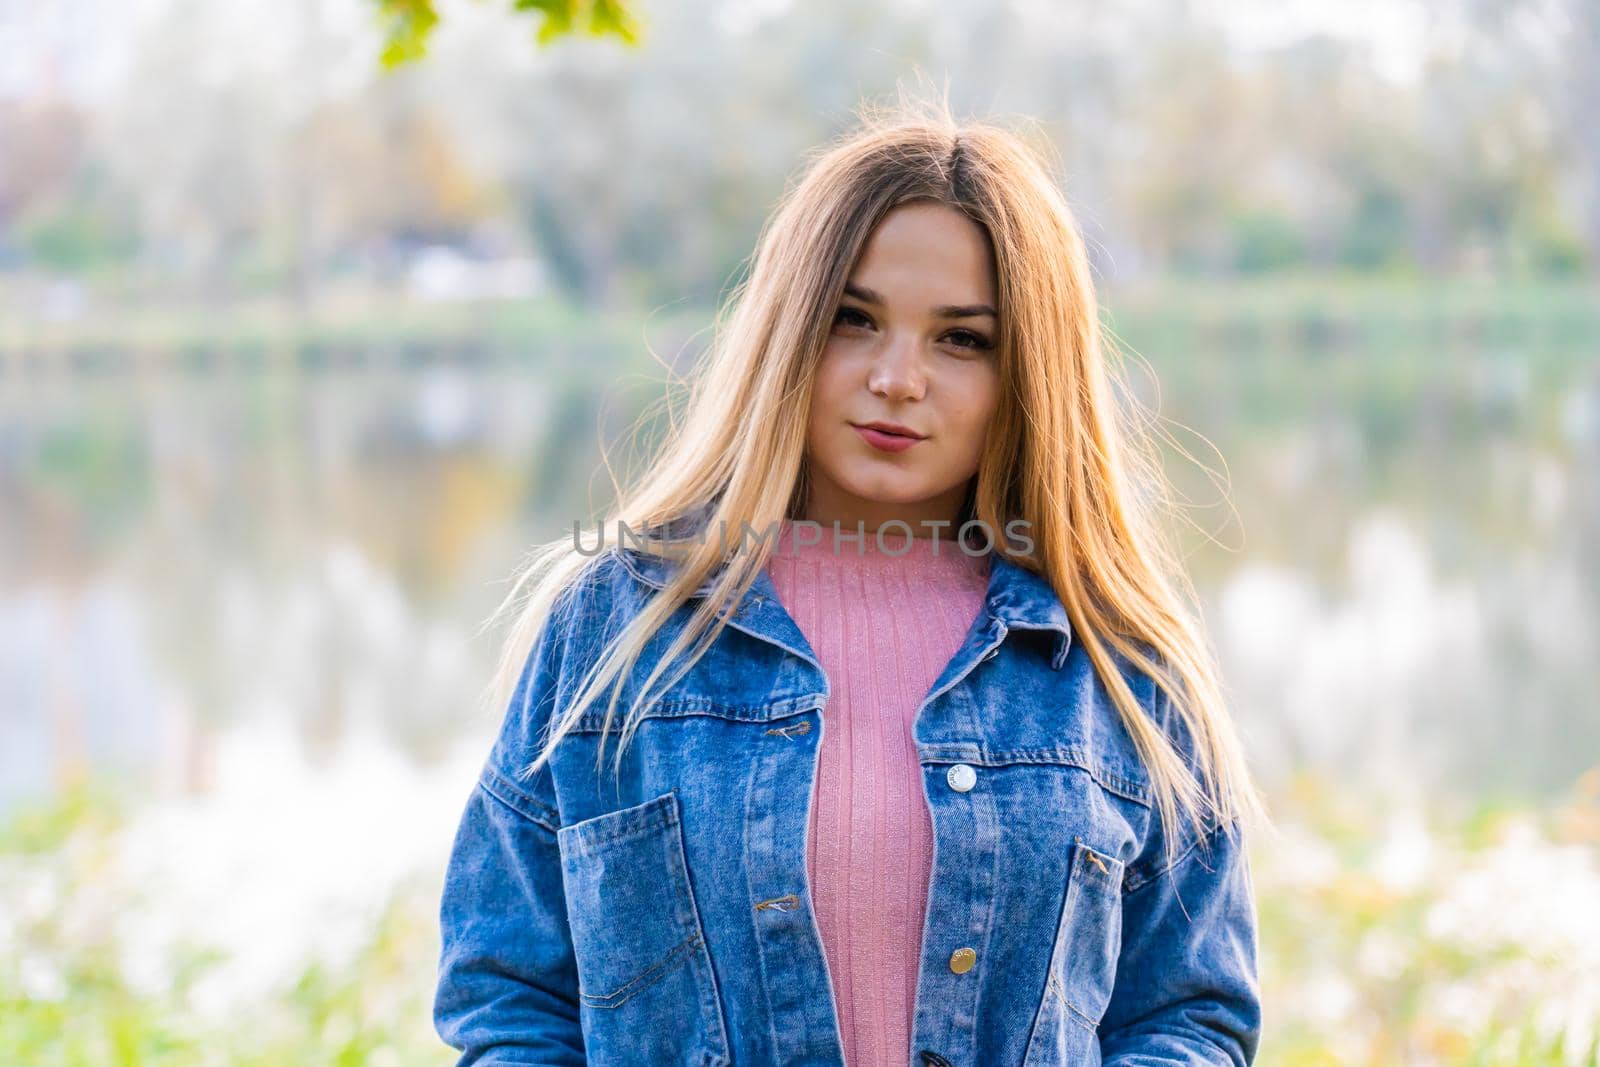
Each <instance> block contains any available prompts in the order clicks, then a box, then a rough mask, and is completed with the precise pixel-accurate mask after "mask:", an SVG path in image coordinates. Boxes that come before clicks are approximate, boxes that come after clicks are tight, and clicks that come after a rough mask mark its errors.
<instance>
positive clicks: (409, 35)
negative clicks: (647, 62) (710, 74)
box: [376, 0, 639, 69]
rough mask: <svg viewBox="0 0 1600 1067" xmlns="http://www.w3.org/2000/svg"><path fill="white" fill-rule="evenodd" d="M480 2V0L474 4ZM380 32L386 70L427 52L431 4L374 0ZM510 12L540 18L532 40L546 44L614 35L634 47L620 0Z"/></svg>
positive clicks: (548, 3) (523, 5)
mask: <svg viewBox="0 0 1600 1067" xmlns="http://www.w3.org/2000/svg"><path fill="white" fill-rule="evenodd" d="M480 2H482V0H480ZM376 3H377V5H378V12H379V19H380V22H381V24H382V26H383V29H384V46H383V52H382V54H381V56H380V58H381V59H382V62H383V65H384V67H385V68H386V69H392V68H394V67H398V66H400V65H401V64H404V63H411V62H414V61H416V60H418V59H421V58H422V57H423V56H424V55H426V54H427V50H428V38H429V36H430V35H431V34H432V33H433V30H434V27H435V26H437V25H438V23H439V13H438V10H437V5H436V3H435V0H376ZM511 6H512V8H513V9H514V10H516V11H520V12H527V13H531V14H534V15H538V16H541V17H540V20H539V30H538V33H537V34H536V37H535V39H536V41H537V42H538V43H539V44H540V45H548V44H550V43H551V42H553V41H556V40H558V39H560V38H562V37H570V36H572V35H573V34H576V33H579V32H584V33H588V34H591V35H593V36H595V37H605V36H614V37H618V38H620V39H621V40H622V41H623V42H624V43H626V44H629V45H634V46H637V45H638V44H639V24H638V20H637V19H636V18H635V16H634V14H633V12H632V10H630V5H629V4H627V3H624V2H623V0H512V5H511Z"/></svg>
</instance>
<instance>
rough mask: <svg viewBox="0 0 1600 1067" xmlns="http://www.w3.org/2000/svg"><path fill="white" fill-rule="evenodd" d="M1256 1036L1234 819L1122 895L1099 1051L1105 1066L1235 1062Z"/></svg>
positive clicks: (1251, 920) (1249, 922)
mask: <svg viewBox="0 0 1600 1067" xmlns="http://www.w3.org/2000/svg"><path fill="white" fill-rule="evenodd" d="M1260 1034H1261V1001H1260V992H1259V986H1258V982H1257V977H1256V911H1255V897H1254V893H1253V891H1252V889H1251V877H1250V858H1249V853H1248V852H1247V851H1246V849H1245V842H1244V836H1243V832H1242V830H1241V828H1240V827H1239V825H1238V824H1237V823H1234V824H1232V825H1230V826H1227V827H1218V828H1214V829H1212V830H1210V831H1209V832H1208V833H1206V834H1205V835H1204V836H1203V837H1200V838H1197V839H1196V840H1195V841H1194V843H1192V844H1190V845H1189V846H1188V848H1187V851H1185V852H1184V853H1183V854H1182V855H1181V856H1180V857H1179V858H1178V859H1177V861H1176V862H1175V863H1174V864H1173V865H1172V867H1171V868H1170V869H1169V870H1166V871H1164V872H1162V873H1160V874H1155V875H1153V876H1151V877H1149V878H1148V879H1147V880H1145V881H1142V882H1140V883H1138V884H1137V885H1134V886H1132V887H1131V888H1129V889H1128V890H1127V892H1125V893H1124V895H1123V899H1122V951H1121V953H1120V955H1119V956H1118V958H1117V977H1116V984H1115V986H1113V988H1112V993H1111V1002H1110V1004H1109V1006H1108V1007H1107V1008H1106V1013H1105V1017H1104V1019H1103V1020H1102V1021H1101V1027H1100V1054H1101V1058H1102V1062H1103V1063H1104V1064H1105V1065H1106V1067H1157V1065H1165V1064H1174V1065H1176V1064H1183V1065H1185V1067H1188V1065H1192V1064H1223V1065H1237V1067H1245V1065H1248V1064H1250V1063H1252V1062H1254V1060H1255V1055H1256V1046H1257V1045H1258V1044H1259V1041H1260Z"/></svg>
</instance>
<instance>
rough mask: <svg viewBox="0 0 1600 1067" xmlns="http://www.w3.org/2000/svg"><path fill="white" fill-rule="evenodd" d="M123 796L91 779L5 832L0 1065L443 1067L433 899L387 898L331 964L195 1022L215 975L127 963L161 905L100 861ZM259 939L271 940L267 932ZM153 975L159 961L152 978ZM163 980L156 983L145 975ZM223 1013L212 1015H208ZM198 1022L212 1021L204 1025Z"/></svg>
mask: <svg viewBox="0 0 1600 1067" xmlns="http://www.w3.org/2000/svg"><path fill="white" fill-rule="evenodd" d="M136 803H137V802H136V801H135V800H134V798H133V794H132V791H131V790H129V789H125V788H117V787H108V786H107V785H106V784H105V783H96V782H94V781H93V780H85V781H81V782H79V783H78V784H76V785H74V786H72V787H70V788H67V789H65V790H63V791H62V792H61V793H60V794H59V795H58V796H57V798H56V799H54V800H52V801H49V802H35V803H32V804H29V805H27V806H26V807H24V808H23V809H22V810H21V811H19V812H18V813H16V814H15V815H13V817H12V818H11V819H10V820H9V821H8V823H7V824H6V825H5V826H4V827H0V899H4V900H5V901H6V902H7V914H6V915H5V916H4V917H3V919H0V1063H5V1064H27V1065H28V1067H134V1065H152V1067H154V1065H161V1067H211V1065H217V1064H228V1065H236V1067H283V1065H285V1064H294V1065H296V1067H413V1065H416V1067H423V1065H431V1067H442V1065H443V1064H446V1063H449V1062H451V1061H450V1057H449V1055H448V1050H447V1049H444V1047H443V1046H442V1045H441V1044H440V1043H439V1042H438V1039H437V1037H435V1036H434V1035H433V1033H432V1029H431V1027H430V1025H429V1023H428V1018H429V1009H430V1000H431V996H432V990H431V988H430V987H429V986H428V985H427V978H426V976H427V975H429V974H430V973H432V970H433V966H434V960H433V958H432V957H433V956H435V955H436V953H437V947H436V946H437V931H436V927H435V923H436V921H437V920H436V915H435V906H436V903H437V901H436V900H435V899H434V896H433V893H434V890H433V888H432V887H431V886H427V885H424V884H422V883H421V882H419V881H415V880H413V881H410V882H406V883H404V884H402V885H399V886H397V887H395V889H394V891H393V894H392V896H391V898H390V903H389V904H388V906H387V907H385V908H384V909H383V910H382V912H381V914H379V915H378V916H377V918H376V921H375V922H374V923H373V925H372V928H371V929H370V930H368V931H366V933H365V935H364V937H363V940H362V943H361V946H360V948H359V949H358V951H356V952H355V954H354V955H353V957H352V958H350V959H349V960H347V961H345V962H344V963H342V964H341V965H339V966H330V965H329V964H328V963H326V962H324V961H309V962H307V963H306V965H305V966H304V969H303V970H302V971H301V973H300V974H299V975H298V977H297V978H296V979H295V980H294V981H292V982H290V983H288V984H287V985H285V986H283V987H282V988H279V989H277V990H276V991H275V992H274V993H273V995H272V996H270V997H268V998H265V999H263V1000H260V1001H256V1002H252V1003H251V1004H249V1005H248V1007H247V1008H244V1009H242V1010H241V1009H239V1008H236V1007H227V1008H224V1009H223V1010H222V1011H221V1012H220V1013H219V1012H218V1011H215V1010H213V1011H210V1012H203V1011H198V1010H196V1003H197V1001H196V998H197V996H201V995H203V992H204V990H203V987H204V986H205V984H206V983H207V981H208V979H209V978H210V977H211V976H212V974H213V972H214V971H215V970H216V969H217V968H218V967H219V966H220V965H222V964H223V963H225V962H226V956H225V954H223V953H222V952H221V951H219V950H217V949H215V948H214V947H211V946H207V945H201V944H185V945H182V946H180V947H179V948H178V949H177V950H176V951H175V953H174V955H175V958H173V959H170V960H160V961H152V960H150V959H136V958H134V951H135V950H134V948H133V946H132V945H131V944H129V943H128V935H127V933H126V929H127V926H128V924H129V923H130V921H134V920H137V918H138V917H139V916H140V914H142V913H147V912H150V911H153V910H155V909H159V908H161V907H162V902H161V901H160V900H152V899H149V898H148V897H147V896H145V895H144V894H142V893H141V892H140V891H139V890H138V889H137V888H136V887H131V886H128V885H126V884H124V883H121V882H118V881H117V880H116V871H115V870H114V869H113V868H112V867H111V865H110V864H109V863H108V854H109V852H110V850H111V848H112V846H113V844H114V841H115V835H116V833H117V831H118V829H119V828H120V827H121V826H122V825H123V823H124V821H125V819H126V818H127V817H128V815H129V813H130V812H131V810H132V809H133V808H134V805H135V804H136ZM267 936H270V935H267ZM152 964H158V966H157V967H156V968H155V970H154V971H153V970H152ZM154 973H159V977H158V978H152V977H151V975H152V974H154ZM219 1015H220V1018H219ZM208 1020H209V1021H208Z"/></svg>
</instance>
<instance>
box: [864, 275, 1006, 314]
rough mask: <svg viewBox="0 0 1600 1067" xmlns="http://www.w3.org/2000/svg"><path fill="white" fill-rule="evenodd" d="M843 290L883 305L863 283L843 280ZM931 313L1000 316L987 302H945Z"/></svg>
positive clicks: (875, 293) (879, 297)
mask: <svg viewBox="0 0 1600 1067" xmlns="http://www.w3.org/2000/svg"><path fill="white" fill-rule="evenodd" d="M844 291H845V295H846V296H853V297H855V298H856V299H857V300H860V301H862V302H863V303H867V304H873V305H876V306H878V307H882V306H883V297H882V296H880V295H879V294H878V293H877V291H876V290H873V289H868V288H867V287H866V286H864V285H857V284H856V283H855V282H845V283H844ZM933 314H934V317H935V318H940V319H970V318H973V317H975V316H978V315H988V316H989V317H990V318H994V319H997V318H999V317H1000V316H999V315H997V314H995V310H994V308H992V307H990V306H989V305H988V304H945V305H943V306H941V307H936V308H934V309H933Z"/></svg>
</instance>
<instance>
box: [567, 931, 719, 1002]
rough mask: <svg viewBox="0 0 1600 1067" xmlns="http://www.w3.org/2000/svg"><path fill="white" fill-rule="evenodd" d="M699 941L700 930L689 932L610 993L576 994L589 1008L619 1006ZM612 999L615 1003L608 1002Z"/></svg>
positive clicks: (667, 968) (656, 978)
mask: <svg viewBox="0 0 1600 1067" xmlns="http://www.w3.org/2000/svg"><path fill="white" fill-rule="evenodd" d="M699 941H700V932H699V931H698V930H696V931H695V932H694V933H692V934H690V935H689V936H688V937H686V938H685V939H683V940H682V941H680V942H678V943H677V944H676V945H673V946H672V947H671V948H670V949H668V950H667V954H666V955H665V956H663V957H661V959H659V960H657V961H656V962H655V963H653V964H651V965H650V966H649V967H647V968H646V969H645V970H644V971H643V972H642V973H640V974H639V975H637V976H636V977H634V978H631V979H629V980H628V981H627V982H624V983H623V984H622V985H620V986H618V987H617V988H616V989H615V990H613V991H611V992H610V993H586V992H584V991H583V990H581V989H580V990H578V995H579V996H580V997H582V998H583V1002H584V1003H585V1004H587V1005H589V1006H590V1007H591V1008H619V1007H621V1006H622V1005H624V1004H626V1003H627V1002H628V1001H629V1000H631V999H632V998H633V996H634V995H635V994H636V993H639V992H640V991H642V990H644V989H645V988H647V987H649V986H651V985H653V984H654V983H655V982H656V981H657V980H658V979H660V978H661V977H662V976H663V975H664V974H665V973H666V972H667V971H668V970H669V969H670V968H671V965H672V963H673V961H674V960H676V959H677V958H678V957H679V956H682V955H684V954H686V953H688V952H691V951H693V949H694V948H695V946H696V944H698V943H699ZM624 994H626V995H624ZM618 997H621V998H622V999H620V1000H618V999H617V998H618ZM612 1001H614V1002H615V1003H609V1002H612Z"/></svg>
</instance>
